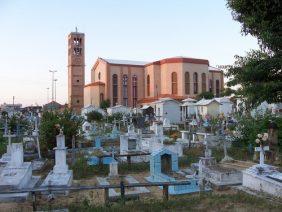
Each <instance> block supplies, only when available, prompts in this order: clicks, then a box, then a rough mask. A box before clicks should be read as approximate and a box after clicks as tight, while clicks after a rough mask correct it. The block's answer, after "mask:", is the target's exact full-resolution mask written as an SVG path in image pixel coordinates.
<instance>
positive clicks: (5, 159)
mask: <svg viewBox="0 0 282 212" xmlns="http://www.w3.org/2000/svg"><path fill="white" fill-rule="evenodd" d="M3 137H4V138H8V145H7V152H6V153H4V154H3V155H2V157H1V159H0V163H8V162H9V161H10V160H11V146H12V138H15V137H16V135H13V134H11V133H10V131H9V133H8V134H4V135H3Z"/></svg>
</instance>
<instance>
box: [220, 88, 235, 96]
mask: <svg viewBox="0 0 282 212" xmlns="http://www.w3.org/2000/svg"><path fill="white" fill-rule="evenodd" d="M233 93H235V90H234V89H232V88H230V87H227V88H224V89H223V91H222V92H221V93H220V96H231V94H233Z"/></svg>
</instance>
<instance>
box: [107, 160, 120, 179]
mask: <svg viewBox="0 0 282 212" xmlns="http://www.w3.org/2000/svg"><path fill="white" fill-rule="evenodd" d="M109 177H118V162H117V161H113V162H111V163H110V173H109Z"/></svg>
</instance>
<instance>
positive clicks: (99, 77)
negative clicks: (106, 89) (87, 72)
mask: <svg viewBox="0 0 282 212" xmlns="http://www.w3.org/2000/svg"><path fill="white" fill-rule="evenodd" d="M100 79H101V72H99V73H98V80H99V81H100Z"/></svg>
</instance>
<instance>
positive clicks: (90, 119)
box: [86, 110, 103, 122]
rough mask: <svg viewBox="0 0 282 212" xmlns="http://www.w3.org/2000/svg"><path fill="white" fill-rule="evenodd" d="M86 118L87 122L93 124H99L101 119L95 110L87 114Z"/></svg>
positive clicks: (101, 116) (100, 115)
mask: <svg viewBox="0 0 282 212" xmlns="http://www.w3.org/2000/svg"><path fill="white" fill-rule="evenodd" d="M86 117H87V121H88V122H93V121H97V122H100V121H102V119H103V115H102V114H101V113H99V112H98V111H95V110H94V111H91V112H89V113H87V114H86Z"/></svg>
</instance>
